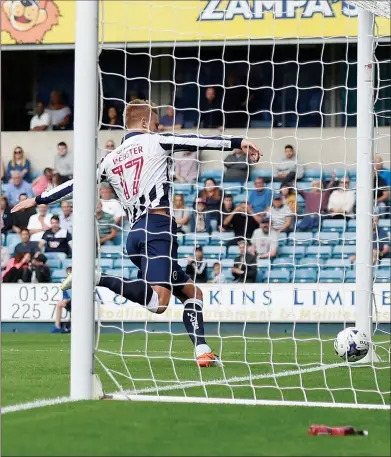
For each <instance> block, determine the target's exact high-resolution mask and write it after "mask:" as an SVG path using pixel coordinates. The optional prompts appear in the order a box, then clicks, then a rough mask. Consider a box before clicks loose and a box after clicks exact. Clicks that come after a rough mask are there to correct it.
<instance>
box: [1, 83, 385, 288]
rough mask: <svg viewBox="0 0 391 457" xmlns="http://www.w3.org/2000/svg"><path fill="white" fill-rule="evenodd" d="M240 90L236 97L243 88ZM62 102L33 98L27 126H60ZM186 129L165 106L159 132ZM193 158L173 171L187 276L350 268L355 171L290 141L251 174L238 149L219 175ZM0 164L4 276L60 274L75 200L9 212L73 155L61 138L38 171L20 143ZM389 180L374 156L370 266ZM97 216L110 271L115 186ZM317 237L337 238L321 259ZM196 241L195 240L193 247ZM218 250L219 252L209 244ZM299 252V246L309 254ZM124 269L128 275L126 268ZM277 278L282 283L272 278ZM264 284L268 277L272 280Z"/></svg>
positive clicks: (63, 169) (103, 193)
mask: <svg viewBox="0 0 391 457" xmlns="http://www.w3.org/2000/svg"><path fill="white" fill-rule="evenodd" d="M236 95H237V96H238V97H239V95H240V94H239V93H238V94H236ZM206 99H207V101H206V105H205V106H210V107H211V109H210V110H206V111H205V113H203V115H202V123H203V126H207V127H210V126H212V125H213V126H215V127H216V126H217V127H220V126H221V125H220V124H221V117H219V115H218V113H219V111H218V110H217V111H215V110H214V108H213V106H215V104H216V101H215V91H214V89H213V88H209V89H207V91H206ZM233 99H236V96H235V97H232V100H231V99H230V98H228V101H226V103H227V106H224V109H226V110H228V112H229V108H230V107H231V108H233V107H234V101H233ZM239 99H240V97H239ZM230 103H231V104H232V106H231V105H230ZM66 108H67V107H66V106H64V105H63V104H62V103H61V94H60V93H58V92H56V91H55V92H53V94H52V100H51V105H50V107H49V108H48V109H47V110H46V109H45V107H44V105H43V104H42V103H38V104H37V114H36V115H35V116H34V117H33V119H32V120H31V127H32V130H35V131H41V130H45V129H47V128H50V126H51V125H52V123H53V119H54V120H55V122H56V125H57V127H58V128H65V127H66V125H68V121H69V120H70V116H71V113H70V112H69V109H66ZM53 112H54V114H53ZM46 113H48V114H49V116H46V115H45V114H46ZM108 119H109V122H108V125H106V126H105V128H112V129H114V128H120V124H121V122H122V120H121V121H120V117H119V114H118V111H117V110H116V109H115V108H114V107H111V108H110V109H109V110H108ZM121 119H122V118H121ZM48 122H49V124H48ZM182 126H183V119H182V118H181V116H180V115H178V116H177V115H176V114H175V111H174V110H173V109H172V108H169V109H168V110H167V113H166V115H165V116H163V117H162V119H161V126H160V129H161V130H162V131H164V130H170V129H172V128H175V130H178V129H180V128H181V127H182ZM53 128H54V127H53ZM114 148H115V143H114V141H113V140H108V141H106V144H105V146H104V149H103V151H102V155H103V156H104V155H105V154H106V153H107V152H108V151H111V150H113V149H114ZM199 164H200V162H199V161H198V160H197V153H196V152H186V153H183V155H182V156H180V157H176V158H175V170H174V173H173V176H172V177H173V180H174V192H173V203H172V204H173V215H174V217H175V219H176V222H177V226H178V233H179V234H178V242H179V244H180V248H179V256H180V258H181V262H182V263H183V262H185V263H183V266H184V267H185V268H186V271H187V273H188V274H189V275H190V276H191V277H192V278H194V279H195V280H196V281H197V282H208V281H209V282H226V281H235V282H256V281H257V282H258V281H265V280H266V277H265V276H263V277H262V275H260V265H262V264H263V263H262V262H269V264H267V265H269V267H268V271H269V273H273V269H270V263H271V265H280V266H281V268H283V265H284V262H283V261H284V260H285V263H286V264H289V265H290V267H289V266H288V267H286V270H287V271H288V273H287V272H286V271H285V273H286V274H289V275H288V276H289V279H293V277H292V268H293V267H294V266H295V265H296V264H297V262H298V261H299V260H300V259H301V258H304V260H305V259H306V258H310V257H311V255H312V256H313V255H316V256H317V257H316V264H317V266H318V267H319V266H321V265H323V263H324V261H329V260H330V261H331V260H333V259H334V260H336V259H338V258H339V259H340V260H341V259H342V260H344V259H345V260H346V259H348V260H349V262H350V263H349V268H354V262H355V253H354V252H353V251H352V250H351V249H350V250H349V249H348V250H347V251H346V252H344V253H342V257H341V251H340V250H339V249H336V248H337V247H338V248H341V246H342V247H344V246H345V244H346V240H347V239H349V240H350V241H352V240H353V241H354V238H349V237H348V236H347V235H348V234H349V233H350V234H351V233H354V230H355V206H356V193H355V178H356V176H355V171H354V170H353V171H349V172H348V171H347V170H345V169H344V170H342V171H341V170H339V171H338V173H337V171H335V170H334V171H330V172H329V171H325V170H321V169H309V168H307V167H304V166H302V165H301V164H300V163H299V162H298V159H297V156H296V154H295V149H294V147H293V146H292V145H289V144H287V145H286V146H285V148H284V151H283V154H282V157H281V159H280V160H279V162H276V163H274V164H273V167H272V169H265V168H262V169H256V170H253V171H252V169H251V165H250V164H249V163H248V161H247V157H246V155H245V154H243V152H242V151H241V150H234V151H233V152H232V153H231V154H229V155H228V156H227V157H226V158H225V161H224V172H223V173H221V171H218V170H206V171H203V172H201V171H200V169H199ZM1 165H2V167H1V173H2V176H1V180H2V195H1V198H0V204H1V216H2V217H1V233H2V241H3V243H2V250H1V268H2V278H3V281H4V282H29V281H40V282H44V281H48V280H50V279H51V280H53V281H56V280H58V279H61V277H63V276H65V273H64V272H65V268H66V266H68V265H70V262H71V257H72V232H73V230H72V203H71V202H70V201H63V202H62V203H61V205H60V204H54V205H51V206H50V207H48V206H47V205H39V206H38V207H37V208H36V209H35V208H34V209H30V210H28V211H25V212H21V213H16V214H11V212H10V210H11V208H12V207H13V206H14V205H15V204H16V203H18V202H19V201H21V200H23V199H26V198H29V197H32V196H34V195H39V194H41V193H42V192H43V191H44V190H45V189H50V188H53V187H56V186H58V185H60V184H61V183H63V182H64V181H66V180H68V179H70V178H72V176H73V155H72V152H71V151H70V150H69V149H68V147H67V144H66V143H65V142H59V143H58V144H57V154H56V156H55V160H54V168H50V167H47V168H45V169H44V170H43V171H42V172H40V173H36V172H34V171H33V168H32V165H33V164H32V163H31V161H30V159H29V158H28V154H27V153H25V151H24V149H23V147H21V146H17V147H15V148H14V151H13V157H12V159H11V160H10V161H9V163H8V164H6V166H5V164H3V163H2V164H1ZM254 171H255V172H254ZM322 173H323V174H322ZM390 185H391V172H390V170H389V168H387V167H385V166H384V162H383V158H382V157H381V156H379V155H377V156H376V157H375V160H374V182H373V185H372V186H371V188H372V189H373V192H374V201H375V208H374V218H373V220H374V225H373V227H374V236H373V253H374V258H373V261H374V264H375V265H376V264H380V263H381V265H383V263H382V261H383V259H387V258H388V259H389V258H390V201H391V199H390ZM96 219H97V223H98V227H99V244H100V246H101V249H102V255H105V252H106V254H107V255H106V258H107V259H111V260H110V261H109V260H108V261H107V262H103V264H102V267H103V268H107V269H108V270H109V271H113V268H115V256H114V257H113V255H114V254H108V253H109V252H111V253H113V252H114V251H110V248H116V247H117V248H118V247H120V246H121V245H124V242H123V239H124V236H126V233H125V235H124V232H123V231H124V230H125V231H126V230H127V228H128V225H127V221H126V216H125V213H124V211H123V209H122V207H121V205H120V203H119V202H118V200H116V199H115V198H114V195H113V193H112V189H111V187H110V186H109V185H107V184H104V183H103V184H102V185H101V187H100V199H99V201H98V204H97V208H96ZM323 233H334V234H337V235H338V239H337V240H336V239H333V240H331V239H330V240H329V241H328V242H326V241H327V240H326V238H327V237H326V238H325V240H326V241H324V243H323V244H324V245H328V246H329V247H330V249H331V250H330V251H327V252H328V254H327V256H324V257H322V255H320V254H319V253H317V254H314V253H315V251H314V250H311V249H310V248H311V247H313V248H314V247H316V246H315V245H316V244H317V245H318V247H319V246H320V245H321V244H322V243H321V242H320V241H319V236H320V235H322V234H323ZM318 235H319V236H318ZM317 237H318V238H317ZM351 244H352V245H354V244H355V243H351ZM194 246H197V248H196V249H195V250H194ZM216 247H218V248H219V250H216V249H212V248H216ZM296 247H297V248H299V247H300V249H299V251H300V253H301V254H300V255H299V254H297V252H296V251H295V249H296ZM353 247H354V246H353ZM106 248H108V250H107V251H106V250H105V249H106ZM182 248H183V249H182ZM187 248H189V249H187ZM288 248H289V249H288ZM301 248H305V252H303V251H302V250H301ZM292 249H293V251H292ZM117 252H118V249H117ZM338 255H339V257H338ZM110 256H111V257H110ZM312 263H313V262H312ZM265 265H266V264H265ZM304 265H305V264H304ZM344 265H345V263H344ZM387 265H389V263H388V264H387ZM117 266H118V264H117ZM345 266H346V265H345ZM291 267H292V268H291ZM129 268H130V270H129V273H130V274H131V275H132V274H133V272H132V271H131V264H129ZM388 271H389V270H388ZM125 276H126V274H125ZM286 277H287V276H286V275H285V276H284V278H285V279H286ZM276 278H277V280H278V275H276ZM267 280H271V279H270V277H268V278H267Z"/></svg>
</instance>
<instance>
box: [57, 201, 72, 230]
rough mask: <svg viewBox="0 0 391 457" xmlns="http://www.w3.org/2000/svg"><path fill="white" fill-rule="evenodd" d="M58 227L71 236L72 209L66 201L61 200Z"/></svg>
mask: <svg viewBox="0 0 391 457" xmlns="http://www.w3.org/2000/svg"><path fill="white" fill-rule="evenodd" d="M59 217H60V227H61V228H62V229H64V230H66V231H67V232H69V233H70V234H71V235H72V233H73V207H72V203H71V202H70V201H68V200H63V201H62V202H61V211H60V215H59Z"/></svg>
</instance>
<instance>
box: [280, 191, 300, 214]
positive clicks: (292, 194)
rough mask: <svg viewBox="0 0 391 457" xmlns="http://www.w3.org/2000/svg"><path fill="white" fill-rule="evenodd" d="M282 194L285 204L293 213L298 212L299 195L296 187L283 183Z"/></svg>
mask: <svg viewBox="0 0 391 457" xmlns="http://www.w3.org/2000/svg"><path fill="white" fill-rule="evenodd" d="M280 194H281V197H282V202H283V204H284V205H286V206H287V207H288V208H289V209H290V210H291V213H292V214H298V210H299V207H298V204H297V195H296V191H295V188H294V187H292V184H291V185H289V184H281V186H280Z"/></svg>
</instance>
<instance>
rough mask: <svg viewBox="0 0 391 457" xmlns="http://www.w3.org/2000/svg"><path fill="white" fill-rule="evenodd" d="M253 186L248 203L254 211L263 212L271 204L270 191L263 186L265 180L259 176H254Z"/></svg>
mask: <svg viewBox="0 0 391 457" xmlns="http://www.w3.org/2000/svg"><path fill="white" fill-rule="evenodd" d="M254 187H255V189H254V190H253V191H251V193H250V198H249V203H250V204H251V206H252V208H253V211H254V213H256V214H258V213H263V212H264V211H265V209H266V208H267V207H269V206H271V204H272V191H271V189H268V188H266V187H265V181H264V179H263V178H261V177H260V176H258V177H257V178H255V180H254Z"/></svg>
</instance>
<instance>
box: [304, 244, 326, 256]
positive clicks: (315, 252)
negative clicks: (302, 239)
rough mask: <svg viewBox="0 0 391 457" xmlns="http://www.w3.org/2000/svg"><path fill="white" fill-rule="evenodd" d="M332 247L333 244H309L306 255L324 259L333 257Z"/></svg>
mask: <svg viewBox="0 0 391 457" xmlns="http://www.w3.org/2000/svg"><path fill="white" fill-rule="evenodd" d="M331 254H332V247H331V246H319V245H318V246H308V248H307V252H306V256H311V257H319V258H322V259H328V258H330V257H331Z"/></svg>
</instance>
